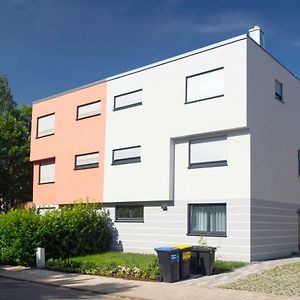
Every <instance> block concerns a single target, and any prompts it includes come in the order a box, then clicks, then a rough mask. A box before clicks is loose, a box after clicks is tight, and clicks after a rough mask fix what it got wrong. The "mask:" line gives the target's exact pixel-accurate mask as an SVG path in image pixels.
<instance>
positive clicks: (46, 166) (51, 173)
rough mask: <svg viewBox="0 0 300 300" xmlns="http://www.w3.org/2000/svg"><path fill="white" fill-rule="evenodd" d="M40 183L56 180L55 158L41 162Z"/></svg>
mask: <svg viewBox="0 0 300 300" xmlns="http://www.w3.org/2000/svg"><path fill="white" fill-rule="evenodd" d="M39 173H40V174H39V184H45V183H54V182H55V160H54V159H50V160H47V161H42V162H41V163H40V172H39Z"/></svg>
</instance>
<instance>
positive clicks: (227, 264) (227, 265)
mask: <svg viewBox="0 0 300 300" xmlns="http://www.w3.org/2000/svg"><path fill="white" fill-rule="evenodd" d="M246 264H247V263H244V262H241V261H224V260H216V262H215V274H220V273H224V272H230V271H233V270H235V269H238V268H241V267H243V266H245V265H246Z"/></svg>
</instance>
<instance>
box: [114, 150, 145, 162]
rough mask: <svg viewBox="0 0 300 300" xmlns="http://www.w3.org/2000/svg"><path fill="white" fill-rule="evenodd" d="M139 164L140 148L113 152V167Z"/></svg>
mask: <svg viewBox="0 0 300 300" xmlns="http://www.w3.org/2000/svg"><path fill="white" fill-rule="evenodd" d="M137 162H141V146H134V147H127V148H121V149H114V150H113V159H112V164H113V165H121V164H130V163H137Z"/></svg>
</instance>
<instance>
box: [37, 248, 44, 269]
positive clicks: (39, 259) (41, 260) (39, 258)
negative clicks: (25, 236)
mask: <svg viewBox="0 0 300 300" xmlns="http://www.w3.org/2000/svg"><path fill="white" fill-rule="evenodd" d="M35 257H36V267H37V268H39V269H42V268H45V248H40V247H39V248H37V249H36V253H35Z"/></svg>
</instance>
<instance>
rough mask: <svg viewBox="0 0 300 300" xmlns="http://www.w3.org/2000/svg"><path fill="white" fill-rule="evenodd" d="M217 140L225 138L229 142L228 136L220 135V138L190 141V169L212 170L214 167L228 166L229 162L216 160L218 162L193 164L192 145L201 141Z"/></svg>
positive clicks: (213, 137)
mask: <svg viewBox="0 0 300 300" xmlns="http://www.w3.org/2000/svg"><path fill="white" fill-rule="evenodd" d="M217 138H225V140H226V141H227V140H228V139H227V135H219V136H212V137H205V138H199V139H190V140H189V164H188V169H198V168H212V167H224V166H228V160H227V159H226V160H216V161H208V162H202V163H191V148H192V147H191V145H192V144H194V143H196V142H199V141H205V140H207V141H208V142H209V140H210V139H211V140H212V139H217Z"/></svg>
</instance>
